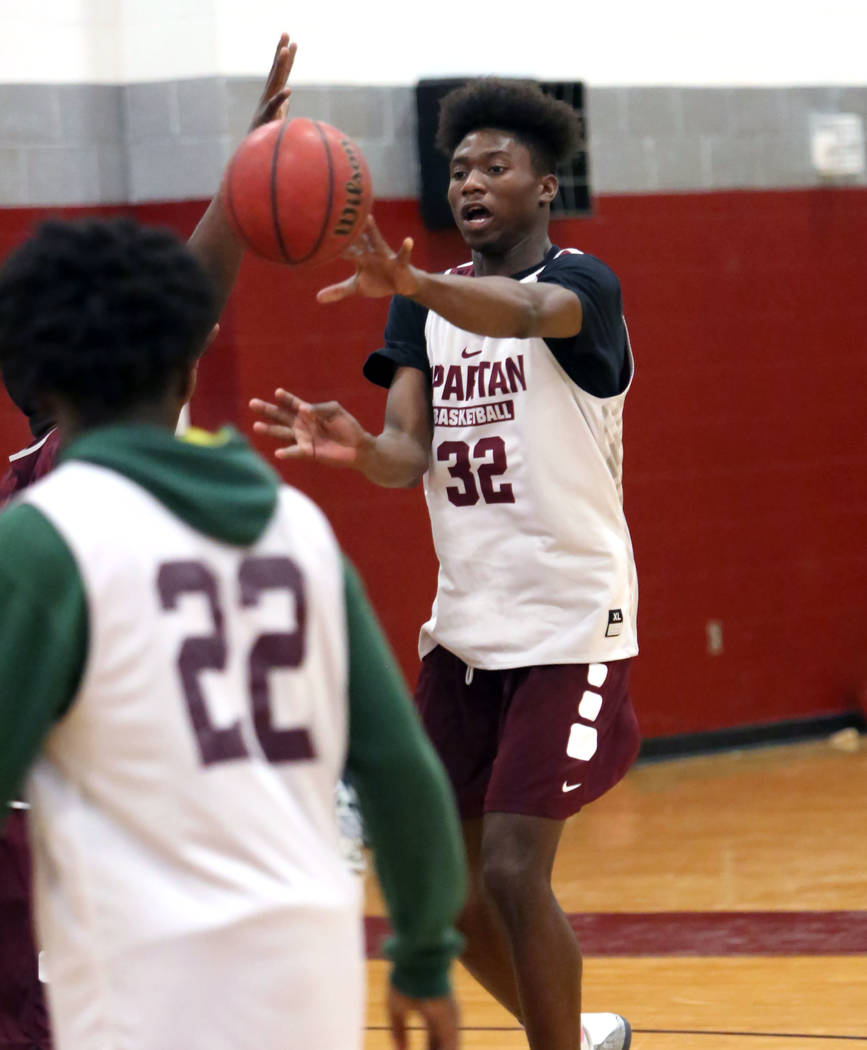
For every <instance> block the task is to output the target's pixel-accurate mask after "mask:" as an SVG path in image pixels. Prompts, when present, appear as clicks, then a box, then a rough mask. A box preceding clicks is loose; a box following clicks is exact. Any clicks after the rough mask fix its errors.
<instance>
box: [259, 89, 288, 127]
mask: <svg viewBox="0 0 867 1050" xmlns="http://www.w3.org/2000/svg"><path fill="white" fill-rule="evenodd" d="M291 94H292V88H289V87H287V88H283V90H282V91H278V92H277V94H276V95H274V96H273V98H269V99H268V101H267V102H266V103H265V105H264V107H263V109H262V116H261V119H260V121H259V123H260V124H270V122H271V121H272V120H279V119H280V117H281V116H282V115H283V112H284V111H285V108H286V103H287V102H288V101H289V96H290V95H291Z"/></svg>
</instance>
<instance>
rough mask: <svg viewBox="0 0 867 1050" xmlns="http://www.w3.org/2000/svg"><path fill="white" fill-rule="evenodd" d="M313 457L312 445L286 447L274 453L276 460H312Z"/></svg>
mask: <svg viewBox="0 0 867 1050" xmlns="http://www.w3.org/2000/svg"><path fill="white" fill-rule="evenodd" d="M315 455H316V453H315V451H314V449H313V446H312V445H287V446H285V447H284V448H278V449H277V450H276V452H275V453H274V456H275V458H276V459H312V458H313V457H314V456H315Z"/></svg>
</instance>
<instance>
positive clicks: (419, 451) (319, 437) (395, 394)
mask: <svg viewBox="0 0 867 1050" xmlns="http://www.w3.org/2000/svg"><path fill="white" fill-rule="evenodd" d="M250 408H252V410H253V411H254V412H255V413H256V414H257V415H258V416H259V417H260V419H259V420H257V422H255V423H254V424H253V429H254V430H255V431H256V433H257V434H264V435H265V436H266V437H270V438H273V439H274V440H275V441H277V442H279V443H280V447H279V448H278V449H277V450H276V452H275V456H276V457H277V458H278V459H315V460H317V461H319V462H322V463H326V464H328V465H329V466H334V467H351V468H352V469H353V470H358V471H360V472H361V473H362V474H364V476H365V477H366V478H368V479H369V480H370V481H372V482H374V484H376V485H383V486H384V487H386V488H409V487H412V486H413V485H417V484H418V482H419V481H420V479H421V476H422V474H424V472H425V470H426V469H427V464H428V458H429V456H430V446H431V439H432V437H433V418H432V414H431V402H430V391H429V388H428V382H427V377H426V376H425V374H424V373H423V372H421V371H420V370H419V369H417V368H398V370H397V372H396V373H395V376H394V380H393V381H392V384H391V387H390V389H389V391H388V400H387V401H386V405H385V426H384V428H383V431H382V433H381V434H379V435H377V436H374V435H373V434H369V433H368V432H367V431H366V430H365V429H364V427H362V426H361V424H360V423H359V422H358V420H357V419H355V417H354V416H352V415H350V413H349V412H347V411H346V409H345V408H344V407H343V406H342V405H340V404H338V403H337V402H336V401H327V402H325V403H323V404H319V405H311V404H308V403H307V402H306V401H302V400H301V398H299V397H296V396H295V395H294V394H290V393H289V392H288V391H286V390H277V391H275V393H274V403H270V402H267V401H260V400H259V399H258V398H256V399H254V400H252V401H251V402H250Z"/></svg>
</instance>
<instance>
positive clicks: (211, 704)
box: [0, 220, 464, 1050]
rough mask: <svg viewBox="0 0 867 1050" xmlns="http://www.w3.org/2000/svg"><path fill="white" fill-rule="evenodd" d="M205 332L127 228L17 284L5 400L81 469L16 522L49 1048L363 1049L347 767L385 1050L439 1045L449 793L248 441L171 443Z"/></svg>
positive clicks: (8, 696) (6, 778) (83, 231)
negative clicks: (368, 883)
mask: <svg viewBox="0 0 867 1050" xmlns="http://www.w3.org/2000/svg"><path fill="white" fill-rule="evenodd" d="M213 311H214V295H213V290H212V286H211V283H210V282H209V280H208V278H207V276H206V274H205V272H204V270H203V268H202V267H201V266H200V265H199V263H198V262H197V261H196V260H195V258H194V257H193V255H192V254H191V253H190V252H189V251H188V249H187V248H185V247H184V246H183V245H182V244H181V243H180V242H178V241H177V239H176V238H175V237H174V236H173V235H171V234H168V233H166V232H162V231H155V230H147V229H143V228H141V227H139V226H137V225H135V224H134V223H132V222H130V221H129V220H120V221H113V222H110V221H89V222H84V223H81V224H69V223H60V222H54V223H48V224H46V225H45V226H43V227H42V228H41V229H40V231H39V232H38V233H37V234H36V235H35V236H34V237H33V238H32V239H31V240H30V241H28V242H27V243H25V244H24V245H23V246H22V247H21V248H19V249H18V250H17V251H16V252H15V253H13V255H12V256H11V257H10V258H9V259H8V260H7V261H6V263H5V264H4V266H3V268H2V270H0V363H2V367H3V370H4V375H6V376H7V377H10V378H11V379H12V381H13V382H15V383H18V384H20V387H21V388H22V389H25V390H27V391H29V392H30V394H31V396H32V397H33V399H34V402H35V403H38V404H39V405H40V406H41V407H42V408H43V409H44V410H45V411H46V412H47V413H48V414H50V415H51V417H52V418H54V419H56V420H57V425H58V431H59V434H60V441H61V448H62V452H61V454H60V460H59V465H58V466H57V467H56V468H55V470H54V471H53V472H52V473H51V474H50V475H49V476H48V477H46V478H44V479H43V480H42V481H40V482H39V483H37V484H36V485H34V486H32V487H30V488H28V489H27V490H26V491H25V492H24V493H23V494H22V496H21V497H20V499H19V500H18V501H16V502H14V503H13V504H12V506H11V507H10V508H8V509H7V510H6V511H4V512H3V513H2V514H0V616H2V623H3V630H2V632H0V674H2V675H3V680H4V683H5V685H4V690H3V693H2V697H0V739H2V740H3V741H4V747H3V750H2V752H0V804H2V805H5V803H6V801H7V800H8V799H9V798H10V797H11V796H12V795H13V793H14V792H15V791H16V789H17V788H18V786H19V784H20V782H21V780H22V778H23V777H24V775H25V773H26V771H27V770H28V769H29V770H30V777H29V780H28V797H29V800H30V802H31V805H32V810H31V813H32V825H31V834H32V840H33V848H34V863H35V887H36V893H35V899H36V910H37V928H38V931H39V936H40V940H41V943H42V944H43V945H44V947H45V950H46V954H47V956H48V958H49V959H50V969H51V974H50V976H51V984H50V985H49V1003H50V1008H51V1017H52V1027H53V1031H54V1038H55V1042H56V1045H57V1046H58V1047H60V1048H61V1050H97V1048H98V1050H114V1048H117V1050H121V1048H122V1050H166V1048H167V1047H186V1048H191V1050H198V1048H201V1050H247V1048H249V1047H256V1048H257V1050H272V1048H273V1050H286V1048H291V1047H297V1048H299V1050H302V1048H303V1050H310V1048H312V1050H316V1048H322V1050H346V1048H351V1047H353V1046H356V1047H359V1046H360V1045H361V1034H362V1024H363V1022H362V1011H363V1002H364V989H363V976H364V965H363V946H362V943H361V923H360V914H359V913H360V899H359V898H360V895H359V887H358V882H357V880H356V879H355V878H354V877H353V876H352V875H351V874H350V873H349V872H348V870H347V868H346V865H345V863H344V861H343V859H342V857H341V855H340V850H339V845H338V839H337V829H336V822H335V814H334V788H335V783H336V780H337V778H338V775H339V773H340V771H341V768H342V766H343V761H344V757H346V761H347V767H348V769H349V770H350V772H351V774H352V776H353V778H354V783H355V785H356V788H357V790H358V793H359V797H360V800H361V804H362V809H363V812H364V815H365V818H366V820H367V826H368V830H369V834H370V837H371V840H372V844H373V849H374V855H375V857H376V861H377V865H378V868H379V871H380V876H381V881H382V884H383V888H384V891H385V894H386V898H387V901H388V903H389V910H390V914H391V917H392V922H393V925H394V927H395V937H394V939H393V941H392V943H391V946H390V955H391V958H392V959H393V962H394V967H393V971H392V980H391V990H390V998H389V1009H390V1016H391V1018H392V1024H393V1029H394V1032H395V1036H396V1039H397V1040H398V1042H399V1043H400V1040H401V1039H402V1037H403V1033H404V1031H405V1025H406V1020H407V1018H408V1016H409V1015H410V1014H411V1013H412V1012H414V1011H417V1012H419V1013H420V1014H421V1016H422V1018H423V1020H424V1022H425V1023H426V1025H427V1028H428V1032H429V1039H430V1045H431V1047H442V1048H444V1050H447V1048H453V1047H454V1046H455V1045H456V1039H457V1018H456V1008H455V1004H454V1001H453V999H452V997H451V994H450V991H449V982H448V967H449V963H450V960H451V957H452V955H453V954H454V953H455V952H456V951H457V950H458V949H459V944H460V940H459V937H458V935H457V933H456V932H455V931H454V929H453V928H452V923H453V921H454V918H455V915H456V914H457V912H458V910H459V908H460V906H461V902H462V898H463V881H464V871H463V863H462V850H461V846H460V838H459V833H458V826H457V817H456V814H455V812H454V809H453V804H452V802H451V800H450V799H451V796H450V792H449V790H448V785H447V782H446V780H445V776H444V774H443V771H442V768H441V766H440V765H439V763H438V762H437V760H436V758H435V756H434V753H433V751H432V749H431V748H430V746H429V744H428V743H427V741H426V739H425V737H424V734H423V733H422V731H421V728H420V726H419V724H418V722H417V720H416V718H415V716H414V714H413V712H412V709H411V707H410V705H409V702H408V698H407V697H406V696H405V695H404V692H403V687H402V683H401V679H400V675H399V673H398V671H397V670H396V668H395V665H394V663H393V661H392V659H391V657H390V655H389V653H388V650H387V648H386V645H385V643H384V640H383V638H382V636H381V634H380V633H379V630H378V628H377V626H376V623H375V620H374V618H373V615H372V613H371V610H370V608H369V606H368V605H367V603H366V600H365V598H364V596H363V592H362V589H361V586H360V583H359V581H358V579H357V577H356V575H355V574H354V572H353V571H352V570H351V568H349V567H348V566H346V565H345V564H344V563H343V561H342V559H341V556H340V552H339V549H338V547H337V545H336V543H335V540H334V537H333V535H332V533H331V531H330V528H329V527H328V525H327V523H326V521H325V519H324V518H323V516H322V514H321V513H320V511H319V510H318V509H317V508H316V507H315V506H314V505H313V504H312V503H311V502H310V501H309V500H307V499H306V498H305V497H303V496H302V495H301V494H300V493H298V492H296V491H294V490H292V489H289V488H287V487H285V486H282V485H280V484H279V481H278V479H277V478H276V477H275V476H274V475H273V474H272V473H271V471H270V470H269V469H268V468H267V467H266V466H265V464H264V463H263V462H262V461H261V460H260V459H259V458H258V457H257V456H256V455H255V454H254V453H253V452H252V451H251V450H250V449H249V448H248V447H247V446H246V445H245V444H244V442H243V441H242V440H241V439H240V438H239V437H238V436H237V434H236V433H235V432H234V431H231V430H225V431H222V432H221V433H219V434H204V433H203V432H201V431H192V432H190V436H189V439H188V440H182V439H179V438H177V437H176V436H175V435H174V433H173V430H174V426H175V422H176V420H177V417H178V413H179V411H180V408H181V406H182V405H183V404H184V403H185V401H186V400H187V399H188V398H189V395H190V393H191V391H192V387H193V384H194V381H195V365H196V361H197V358H198V355H199V352H200V350H201V347H202V345H203V342H204V340H205V338H206V336H207V333H208V330H209V328H210V327H211V325H212V323H213ZM347 732H348V752H347ZM420 814H421V815H423V819H419V815H420Z"/></svg>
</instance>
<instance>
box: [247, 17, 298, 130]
mask: <svg viewBox="0 0 867 1050" xmlns="http://www.w3.org/2000/svg"><path fill="white" fill-rule="evenodd" d="M297 50H298V45H297V44H296V43H294V41H293V42H292V43H291V44H290V43H289V34H288V33H282V34H281V35H280V40H279V41H278V43H277V50H276V51H275V52H274V61H273V62H272V63H271V70H270V72H269V73H268V77H267V79H266V80H265V87H264V88H263V89H262V94H261V96H260V97H259V102H258V104H257V106H256V112H255V113H254V114H253V119H252V120H251V121H250V128H249V130H250V131H252V130H253V129H254V128H258V127H260V126H261V125H262V124H268V123H270V122H271V121H272V120H282V119H283V118H284V117H285V116H286V114H287V112H288V111H289V96H290V95H291V94H292V88H290V87H287V86H286V84H287V81H288V80H289V74H290V73H291V72H292V66H293V64H294V62H295V53H296V52H297Z"/></svg>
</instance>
